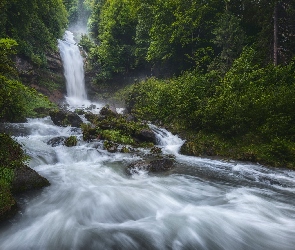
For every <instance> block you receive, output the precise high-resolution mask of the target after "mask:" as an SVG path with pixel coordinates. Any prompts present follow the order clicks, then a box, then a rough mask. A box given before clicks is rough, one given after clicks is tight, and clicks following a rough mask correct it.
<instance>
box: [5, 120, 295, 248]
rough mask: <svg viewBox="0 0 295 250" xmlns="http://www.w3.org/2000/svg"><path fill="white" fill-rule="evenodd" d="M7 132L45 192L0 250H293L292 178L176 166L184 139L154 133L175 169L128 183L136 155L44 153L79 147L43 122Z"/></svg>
mask: <svg viewBox="0 0 295 250" xmlns="http://www.w3.org/2000/svg"><path fill="white" fill-rule="evenodd" d="M7 126H8V127H9V128H10V131H12V132H13V133H14V134H15V135H16V139H17V140H18V141H19V142H20V143H23V144H24V147H25V148H26V150H27V153H28V154H29V155H30V156H31V158H32V159H31V161H30V166H31V167H32V168H34V169H35V170H36V171H38V172H39V173H40V174H41V175H43V176H45V177H46V178H47V179H48V180H49V181H50V182H51V186H49V187H46V188H45V189H43V190H42V191H39V192H35V193H33V194H31V195H26V196H22V197H20V199H19V201H20V203H21V208H22V209H21V212H20V213H19V214H18V216H17V217H16V218H14V219H13V220H12V221H11V222H10V223H8V224H7V225H5V226H3V227H2V230H1V231H0V249H3V250H6V249H7V250H10V249H12V250H17V249H21V250H22V249H256V250H257V249H290V250H291V249H294V246H295V237H294V235H295V209H294V208H295V199H294V193H295V173H294V172H292V171H288V170H281V169H271V168H265V167H263V166H258V165H252V164H245V163H234V162H232V163H229V162H222V161H217V160H210V159H202V158H197V157H188V156H183V155H180V154H178V153H177V151H178V149H179V147H180V145H181V144H182V143H183V142H182V140H181V139H179V138H178V137H176V136H173V135H171V134H170V133H169V132H168V131H166V130H163V129H158V128H156V127H153V129H154V130H155V131H156V133H157V136H158V139H159V144H160V146H161V147H162V148H163V151H164V152H165V153H167V154H175V156H176V162H177V164H176V167H175V168H174V169H173V170H170V172H165V173H162V174H148V173H147V172H144V171H141V172H138V173H137V174H133V175H131V176H130V175H128V174H127V173H126V167H127V166H128V164H130V163H131V162H134V161H136V160H138V159H139V158H140V157H141V156H140V154H139V155H134V154H122V153H109V152H107V151H105V150H103V147H102V143H101V142H99V141H97V142H92V143H86V142H83V141H82V140H80V141H79V144H78V146H76V147H71V148H68V147H64V146H57V147H52V146H50V145H47V142H48V141H49V140H50V139H51V138H53V137H56V136H69V135H76V136H78V138H80V139H81V131H80V129H73V128H70V127H67V128H61V127H57V126H55V125H53V123H52V122H51V120H50V118H44V119H32V120H29V122H28V123H24V124H10V125H7ZM144 152H145V151H144V150H143V153H144Z"/></svg>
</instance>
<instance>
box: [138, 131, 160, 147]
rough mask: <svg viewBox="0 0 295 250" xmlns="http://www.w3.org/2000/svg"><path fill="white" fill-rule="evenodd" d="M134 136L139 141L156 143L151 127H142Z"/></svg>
mask: <svg viewBox="0 0 295 250" xmlns="http://www.w3.org/2000/svg"><path fill="white" fill-rule="evenodd" d="M134 137H135V139H137V140H138V141H140V142H152V143H154V144H156V143H157V139H156V135H155V133H154V132H153V131H152V130H151V129H142V130H141V131H139V132H138V133H137V134H135V136H134Z"/></svg>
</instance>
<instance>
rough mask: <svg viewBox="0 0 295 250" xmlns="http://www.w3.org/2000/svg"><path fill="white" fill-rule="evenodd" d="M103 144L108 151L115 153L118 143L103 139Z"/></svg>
mask: <svg viewBox="0 0 295 250" xmlns="http://www.w3.org/2000/svg"><path fill="white" fill-rule="evenodd" d="M103 146H104V148H105V149H106V150H107V151H108V152H110V153H116V152H117V151H118V144H116V143H114V142H112V141H104V143H103Z"/></svg>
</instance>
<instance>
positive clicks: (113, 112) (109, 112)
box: [99, 105, 118, 117]
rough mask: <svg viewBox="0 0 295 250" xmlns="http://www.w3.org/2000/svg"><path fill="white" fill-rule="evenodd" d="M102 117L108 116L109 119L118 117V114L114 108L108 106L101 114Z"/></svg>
mask: <svg viewBox="0 0 295 250" xmlns="http://www.w3.org/2000/svg"><path fill="white" fill-rule="evenodd" d="M99 114H100V115H103V116H107V117H116V116H118V113H117V111H116V109H115V108H114V107H110V106H108V105H106V106H104V107H103V108H102V109H101V110H100V112H99Z"/></svg>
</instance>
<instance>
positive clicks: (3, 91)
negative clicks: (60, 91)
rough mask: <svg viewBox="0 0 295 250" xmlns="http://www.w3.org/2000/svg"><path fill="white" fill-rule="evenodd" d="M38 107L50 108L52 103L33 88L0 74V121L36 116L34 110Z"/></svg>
mask: <svg viewBox="0 0 295 250" xmlns="http://www.w3.org/2000/svg"><path fill="white" fill-rule="evenodd" d="M40 107H43V108H48V109H50V108H53V104H52V103H51V102H50V101H49V100H48V99H47V97H45V96H44V95H42V94H39V93H38V92H37V91H36V90H34V89H33V88H29V87H26V86H24V85H23V84H22V83H21V82H19V81H17V80H10V79H7V78H6V77H4V76H1V75H0V110H1V111H0V121H9V122H21V121H24V120H25V118H26V117H36V116H37V115H38V113H37V112H36V111H35V110H36V109H37V108H40Z"/></svg>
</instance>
